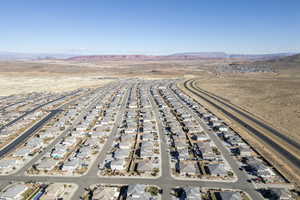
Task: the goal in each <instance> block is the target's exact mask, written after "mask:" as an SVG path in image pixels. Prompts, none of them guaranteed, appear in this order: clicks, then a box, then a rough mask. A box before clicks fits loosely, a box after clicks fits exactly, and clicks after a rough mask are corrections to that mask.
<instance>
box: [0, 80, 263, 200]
mask: <svg viewBox="0 0 300 200" xmlns="http://www.w3.org/2000/svg"><path fill="white" fill-rule="evenodd" d="M132 87H133V86H132V85H131V86H129V88H128V90H127V92H126V95H125V96H124V97H123V100H122V101H123V102H122V106H121V109H120V111H119V112H118V115H117V120H116V121H117V123H116V124H115V125H114V127H113V130H112V134H111V135H110V136H109V138H108V140H107V142H106V144H105V145H104V147H103V149H102V151H101V152H100V154H99V156H98V157H97V159H96V162H94V164H93V165H92V166H91V168H90V170H89V171H88V173H87V174H86V175H83V176H80V177H62V176H57V177H55V176H25V175H24V172H25V170H26V169H28V168H29V167H30V166H31V165H32V164H33V163H35V162H36V161H37V160H39V159H40V158H41V157H42V156H43V155H44V153H45V152H48V151H49V150H50V149H51V148H53V146H54V145H55V144H56V143H57V142H59V141H60V140H61V139H62V137H64V136H65V134H67V132H68V131H69V130H71V129H72V128H74V126H76V125H77V123H78V122H79V119H81V118H82V117H83V116H85V115H86V114H87V112H88V111H89V110H90V109H91V108H92V107H93V106H94V105H95V104H96V103H97V101H99V100H100V96H98V97H97V98H96V99H94V100H93V101H92V102H91V103H90V104H89V106H88V107H87V109H85V110H83V112H82V113H81V114H80V115H79V116H78V118H77V119H76V120H75V121H74V123H73V124H72V126H71V127H69V129H68V130H66V131H65V132H64V133H63V134H62V135H60V136H59V137H58V138H57V139H56V140H55V141H54V142H53V143H52V144H51V145H49V146H48V147H47V148H46V149H44V151H43V153H41V154H39V155H38V156H37V157H35V158H34V159H33V160H31V161H30V162H29V163H28V164H27V165H26V166H25V167H24V168H23V169H21V170H20V171H19V172H17V173H16V174H14V175H6V176H0V188H1V186H5V185H7V184H8V182H10V181H14V182H15V181H25V182H26V181H36V182H61V183H75V184H77V185H78V186H79V187H78V190H77V191H76V192H75V194H74V196H73V199H79V197H80V196H81V195H82V194H83V192H84V188H88V187H89V186H90V185H93V184H99V183H101V184H149V185H157V186H158V187H160V188H162V189H163V194H162V199H163V200H164V199H170V192H171V188H173V187H177V186H181V187H184V186H196V187H207V188H224V189H240V190H243V191H245V192H247V193H248V194H249V195H250V196H251V197H252V198H253V199H255V200H256V199H258V200H259V199H261V196H260V195H259V194H258V193H257V192H256V191H255V188H254V186H253V185H252V184H250V183H248V182H247V181H246V180H247V176H246V174H245V173H244V172H242V171H240V170H239V169H238V168H239V166H238V164H237V162H236V161H235V160H234V159H233V158H232V157H231V156H230V155H229V152H228V151H227V149H226V148H225V147H224V146H223V144H222V143H221V141H220V140H219V138H218V137H217V136H216V135H214V134H213V133H211V132H210V131H209V130H208V129H207V126H206V124H204V123H203V121H202V120H201V118H200V117H198V115H197V114H196V113H195V112H194V111H192V110H191V109H190V108H188V107H187V106H186V104H185V103H184V102H182V101H181V100H180V99H179V98H178V97H177V96H176V94H174V95H175V96H176V97H177V99H178V100H179V102H181V103H182V105H184V106H185V107H186V108H187V109H188V110H189V112H190V113H191V114H192V116H194V117H195V119H196V120H197V121H198V122H199V124H200V125H201V126H202V127H203V128H204V130H205V131H206V132H207V133H208V134H209V136H210V137H211V139H212V140H213V141H214V142H215V144H216V145H217V147H218V148H219V149H220V150H221V151H222V154H223V155H224V157H225V159H226V160H227V161H228V162H229V164H230V165H231V167H232V169H233V170H234V172H235V174H236V175H237V177H238V180H237V181H236V182H221V181H206V180H187V179H186V180H180V179H174V178H173V177H172V176H171V171H170V169H171V168H170V163H169V153H168V152H167V151H166V150H167V149H168V144H167V143H166V138H165V135H164V131H163V126H162V124H161V121H160V119H159V114H158V107H157V106H156V104H155V102H154V99H153V97H152V96H151V95H150V101H151V104H152V106H153V110H154V113H155V116H156V119H157V125H158V132H159V137H160V141H161V144H160V145H161V165H162V168H161V174H162V176H160V177H159V178H152V179H150V178H131V177H121V178H120V177H99V176H97V173H98V171H99V170H98V164H99V163H102V162H103V160H104V159H105V156H106V154H107V152H108V150H109V148H110V147H111V146H112V142H113V139H114V137H115V135H116V133H117V128H118V126H119V125H120V123H121V121H122V120H121V119H122V116H123V113H124V112H125V110H126V107H125V105H126V103H127V101H128V97H129V92H130V90H131V88H132Z"/></svg>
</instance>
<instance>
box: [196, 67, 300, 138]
mask: <svg viewBox="0 0 300 200" xmlns="http://www.w3.org/2000/svg"><path fill="white" fill-rule="evenodd" d="M199 86H200V87H201V88H203V89H205V90H207V91H210V92H213V93H215V94H218V95H219V96H222V97H224V98H226V99H228V100H230V101H231V102H232V103H234V104H237V105H240V106H242V107H244V108H246V109H247V110H248V111H250V112H252V113H254V114H256V115H257V116H260V117H261V118H263V119H264V120H265V121H267V122H269V123H270V124H272V125H273V126H275V127H276V128H277V129H279V130H282V131H283V132H284V133H286V134H287V135H288V136H289V137H291V138H292V139H294V140H297V141H299V142H300V132H299V126H300V70H299V71H293V72H292V73H291V72H289V73H288V72H285V73H283V74H280V75H278V74H277V75H276V74H261V75H254V74H252V75H249V74H248V75H222V76H219V77H216V76H211V75H210V76H202V77H201V82H199Z"/></svg>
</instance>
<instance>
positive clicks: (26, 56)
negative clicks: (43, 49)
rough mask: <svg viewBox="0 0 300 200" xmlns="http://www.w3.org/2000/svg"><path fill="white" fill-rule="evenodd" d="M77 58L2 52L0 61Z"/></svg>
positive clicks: (63, 55)
mask: <svg viewBox="0 0 300 200" xmlns="http://www.w3.org/2000/svg"><path fill="white" fill-rule="evenodd" d="M74 56H77V55H75V54H54V53H53V54H51V53H49V54H47V53H15V52H1V51H0V60H37V59H66V58H70V57H74Z"/></svg>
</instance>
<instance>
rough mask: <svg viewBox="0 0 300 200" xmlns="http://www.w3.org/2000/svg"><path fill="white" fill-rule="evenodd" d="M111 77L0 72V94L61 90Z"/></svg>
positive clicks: (100, 83)
mask: <svg viewBox="0 0 300 200" xmlns="http://www.w3.org/2000/svg"><path fill="white" fill-rule="evenodd" d="M111 81H113V80H112V79H98V78H97V77H95V76H67V75H55V74H49V75H45V74H39V73H36V74H30V73H29V74H19V73H6V74H3V73H2V74H0V96H7V95H11V94H20V93H30V92H63V91H70V90H75V89H78V88H82V87H87V88H89V87H95V86H98V87H99V86H101V85H104V84H107V83H109V82H111Z"/></svg>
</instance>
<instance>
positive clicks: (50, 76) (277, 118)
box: [0, 60, 300, 141]
mask: <svg viewBox="0 0 300 200" xmlns="http://www.w3.org/2000/svg"><path fill="white" fill-rule="evenodd" d="M228 62H230V61H228V60H162V61H140V60H117V61H93V62H83V61H66V60H40V61H30V62H29V61H26V62H25V61H2V62H0V96H5V95H10V94H15V93H29V92H33V91H39V92H41V91H50V92H55V91H57V92H59V91H68V90H73V89H77V88H80V87H95V86H99V85H104V84H107V83H109V82H111V81H114V80H115V79H116V78H146V79H156V78H181V79H189V78H199V79H200V84H199V86H200V87H201V88H203V89H205V90H207V91H210V92H213V93H215V94H217V95H219V96H222V97H224V98H226V99H228V100H229V101H231V102H232V103H234V104H237V105H239V106H242V107H244V108H246V109H247V110H249V111H250V112H252V113H254V114H255V115H257V116H259V117H261V118H263V119H264V120H265V121H267V122H269V123H270V124H272V125H273V126H275V127H277V128H278V129H279V130H283V132H284V133H286V134H287V135H288V136H290V137H292V138H294V139H296V140H298V141H300V134H299V133H298V129H299V128H298V125H299V121H300V87H299V86H300V70H299V68H297V67H290V68H287V69H285V68H280V65H282V63H279V64H278V63H276V67H277V68H278V69H279V70H277V72H276V73H221V74H220V73H215V71H214V67H215V66H216V65H222V64H224V63H228ZM282 69H283V70H282Z"/></svg>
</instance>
